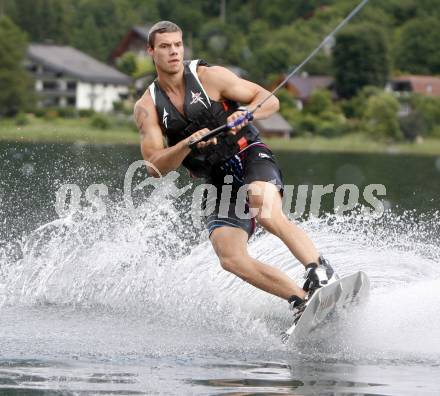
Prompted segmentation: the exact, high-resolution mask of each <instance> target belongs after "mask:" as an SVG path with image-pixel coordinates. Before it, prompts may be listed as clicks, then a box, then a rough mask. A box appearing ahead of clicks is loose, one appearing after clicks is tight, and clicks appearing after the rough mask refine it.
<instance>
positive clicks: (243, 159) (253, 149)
mask: <svg viewBox="0 0 440 396" xmlns="http://www.w3.org/2000/svg"><path fill="white" fill-rule="evenodd" d="M225 180H226V183H225ZM255 181H264V182H270V183H272V184H274V185H275V186H277V188H278V189H279V191H280V193H281V194H282V193H283V189H284V183H283V178H282V174H281V170H280V168H279V167H278V165H277V163H276V161H275V159H274V155H273V153H272V151H271V150H270V149H269V148H268V147H267V146H266V145H265V144H264V143H262V142H259V141H258V142H255V143H251V144H250V145H249V146H247V147H246V148H245V149H243V150H242V151H241V152H240V153H238V154H236V155H235V156H234V157H232V158H231V159H229V160H228V161H227V162H226V163H224V164H223V165H222V166H221V167H219V169H218V170H216V172H215V174H213V175H212V176H211V177H210V178H209V179H208V180H207V182H208V183H210V184H212V185H214V186H215V187H216V189H217V194H216V195H215V194H211V195H210V196H209V194H207V195H206V196H205V201H204V207H205V208H209V207H210V208H211V210H212V209H213V210H212V212H211V213H210V214H209V215H208V216H207V218H206V220H207V227H208V231H209V235H211V233H212V232H213V231H214V230H215V229H216V228H219V227H236V228H241V229H243V230H244V231H246V232H247V234H248V236H249V238H250V237H251V236H252V234H253V233H254V231H255V227H256V223H255V218H251V216H250V214H249V206H248V202H247V194H246V190H247V188H246V187H243V186H246V185H249V184H250V183H252V182H255ZM226 186H229V187H226ZM225 187H226V190H225ZM240 187H242V188H241V189H240ZM228 188H229V190H230V191H231V193H230V198H229V196H228V194H227V193H226V194H225V193H224V195H223V199H222V192H224V191H227V189H228ZM214 201H215V202H214ZM208 213H209V210H208ZM237 213H238V214H237Z"/></svg>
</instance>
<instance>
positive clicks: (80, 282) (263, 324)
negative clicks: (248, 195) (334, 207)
mask: <svg viewBox="0 0 440 396" xmlns="http://www.w3.org/2000/svg"><path fill="white" fill-rule="evenodd" d="M188 213H189V211H184V210H182V209H180V210H177V209H176V207H175V203H174V202H173V201H171V200H168V199H166V198H164V197H159V196H158V197H156V199H153V200H149V201H147V202H146V203H145V204H143V206H142V207H141V208H139V209H138V215H137V216H131V215H130V213H129V212H128V211H127V210H126V209H125V208H124V206H123V205H122V204H114V205H113V207H112V208H111V210H109V211H108V213H107V216H106V217H105V218H103V219H100V220H96V219H94V218H92V217H90V216H88V215H87V214H86V212H76V213H73V214H71V215H70V216H68V217H66V218H62V219H58V220H55V221H53V222H50V223H48V224H45V225H44V226H42V227H39V228H38V229H36V230H34V231H33V232H31V233H30V234H29V235H28V236H26V237H25V238H24V239H23V241H20V242H17V241H3V243H2V244H1V248H0V311H1V310H2V309H14V308H16V309H21V308H23V307H28V308H29V307H30V308H38V307H47V306H51V307H52V306H55V307H66V306H67V307H70V308H72V309H74V310H76V311H78V312H81V311H87V310H92V311H93V310H96V311H99V310H106V311H109V312H113V313H114V314H115V315H118V313H124V312H131V313H135V314H136V315H138V316H141V317H144V318H148V322H149V323H153V325H154V324H157V326H161V328H163V327H164V326H165V327H166V328H167V329H179V328H182V327H188V328H195V329H204V331H208V332H209V333H211V334H213V335H214V336H216V335H224V336H225V337H232V338H234V339H235V340H240V342H242V343H245V342H246V340H249V339H252V340H254V341H255V340H257V341H258V343H260V344H261V345H262V347H264V348H267V349H270V348H281V347H282V346H281V344H280V341H279V333H280V331H282V330H284V328H285V326H286V325H288V324H289V316H288V315H289V313H288V311H287V306H286V305H287V304H286V303H285V302H283V301H281V300H280V299H277V298H275V297H272V296H270V295H268V294H265V293H263V292H261V291H259V290H257V289H255V288H253V287H251V286H250V285H248V284H246V283H245V282H243V281H241V280H240V279H238V278H236V277H234V276H233V275H231V274H229V273H227V272H225V271H223V270H222V269H221V268H220V265H219V263H218V259H217V258H216V256H215V254H214V251H213V249H212V247H211V245H210V242H209V241H208V240H207V237H206V234H205V235H204V236H203V233H201V232H200V230H196V229H194V228H193V227H192V224H191V218H190V215H189V214H188ZM439 220H440V216H439V214H438V213H435V214H433V215H431V216H427V215H426V216H425V217H423V216H422V217H420V216H416V215H415V214H413V213H405V214H404V215H401V216H397V215H393V214H392V213H390V212H386V213H385V214H384V216H382V217H381V218H379V219H375V218H371V217H366V216H364V215H363V214H362V211H361V210H359V211H356V212H352V213H351V214H350V215H346V216H334V215H328V216H326V217H325V218H319V219H316V218H313V219H309V220H307V221H304V222H302V224H301V226H302V227H303V228H304V229H305V230H306V231H307V232H308V233H309V235H310V236H311V238H312V239H313V240H314V242H315V243H316V245H317V246H318V247H319V250H320V251H321V252H322V253H323V254H325V256H326V257H327V258H328V259H329V260H330V261H331V263H332V264H333V266H334V267H335V269H336V270H337V272H338V273H339V274H340V275H347V274H350V273H352V272H354V271H356V270H363V271H365V272H366V273H367V274H368V276H369V277H370V280H371V285H372V291H371V296H370V299H369V301H368V302H367V304H365V305H364V306H363V307H359V308H356V309H354V311H353V312H352V313H350V314H349V315H347V317H345V318H344V317H342V318H341V319H340V320H339V321H336V322H334V323H330V324H328V325H327V326H324V327H323V329H322V330H320V331H317V332H316V334H314V335H313V337H312V338H311V339H313V343H311V346H309V348H308V349H306V350H307V351H308V353H311V354H312V355H313V352H314V351H315V352H316V351H318V350H319V354H320V357H321V358H323V359H345V358H347V359H350V360H353V359H359V360H381V359H400V358H405V359H407V360H408V359H413V360H415V361H417V360H420V359H421V360H423V359H426V358H427V357H428V358H429V359H432V360H433V361H435V362H439V361H440V293H438V289H439V288H440V265H439V262H440V247H439V243H438V235H439V234H440V233H439ZM201 235H202V236H201ZM249 250H250V254H251V255H252V256H254V257H256V258H258V259H259V260H261V261H264V262H266V263H268V264H271V265H274V266H277V267H279V268H281V269H282V270H284V271H286V272H287V273H288V274H289V275H290V276H291V277H293V278H294V279H296V280H297V281H299V282H302V279H301V277H302V273H303V267H302V266H300V265H299V263H298V261H297V260H296V259H295V258H293V256H292V255H291V254H290V252H289V251H288V250H287V248H286V247H285V246H284V245H283V243H282V242H281V241H279V240H278V239H277V238H275V237H273V236H272V235H269V234H267V233H264V232H262V231H261V230H260V231H259V232H258V233H257V235H256V236H254V237H253V238H252V239H251V241H250V244H249ZM329 340H330V341H329ZM302 351H304V350H302ZM296 352H298V350H297V351H296ZM299 353H301V350H300V351H299Z"/></svg>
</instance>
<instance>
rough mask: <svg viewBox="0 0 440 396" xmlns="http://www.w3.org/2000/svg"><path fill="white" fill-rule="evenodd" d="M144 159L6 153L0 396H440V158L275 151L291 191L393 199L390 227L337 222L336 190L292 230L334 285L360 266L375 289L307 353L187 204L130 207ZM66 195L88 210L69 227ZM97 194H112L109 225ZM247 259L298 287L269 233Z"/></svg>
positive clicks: (0, 199) (358, 219)
mask: <svg viewBox="0 0 440 396" xmlns="http://www.w3.org/2000/svg"><path fill="white" fill-rule="evenodd" d="M138 159H140V154H139V149H138V148H137V147H121V146H87V145H82V144H75V145H30V144H12V143H8V144H6V143H1V144H0V164H1V168H0V203H1V207H0V227H1V229H0V395H24V394H26V395H46V394H50V395H89V394H100V395H110V394H112V395H115V394H119V395H130V394H178V395H187V394H188V395H189V394H206V395H208V394H209V395H211V394H230V395H245V394H246V395H250V394H288V395H321V394H322V395H439V394H440V293H439V292H438V290H439V288H440V265H439V261H440V214H439V212H438V208H439V207H440V157H418V156H404V155H398V154H390V155H349V154H344V155H342V154H323V153H277V159H278V161H279V163H280V164H281V167H282V169H283V174H284V178H285V182H286V184H290V185H294V186H295V188H297V186H298V185H304V186H312V185H329V184H333V185H334V190H336V188H337V187H339V186H341V185H344V184H352V185H355V186H356V188H357V189H358V190H359V192H360V199H359V201H360V204H363V205H366V206H368V202H364V200H363V198H362V192H363V191H365V187H366V186H367V185H369V184H382V185H384V186H385V188H386V195H385V196H384V197H380V198H381V199H382V202H383V205H384V207H385V209H386V211H385V213H384V214H383V215H382V216H367V215H366V214H365V213H364V212H363V210H362V207H357V208H356V209H355V210H353V211H351V212H347V213H345V214H344V215H343V216H340V215H335V214H334V213H333V201H334V194H327V195H326V196H325V197H324V198H323V201H322V205H321V207H320V212H319V215H320V216H319V217H316V216H308V215H307V212H306V215H305V216H303V217H301V218H299V219H298V221H299V222H300V223H301V225H302V227H304V228H305V229H306V230H307V232H308V233H309V234H310V235H311V237H312V239H313V240H314V241H315V243H316V244H317V245H318V247H319V249H320V250H321V252H323V253H324V254H325V255H326V257H328V258H329V259H330V261H331V262H332V264H333V265H334V267H335V268H336V269H337V271H338V273H339V274H340V275H346V274H349V273H351V272H353V271H355V270H358V269H363V270H364V271H365V272H367V274H368V275H369V277H370V280H371V286H372V291H371V295H370V298H369V300H368V302H367V303H366V304H365V305H364V306H362V307H357V308H354V309H353V310H352V311H351V312H350V314H349V315H344V316H342V317H340V318H339V319H338V320H336V319H332V320H331V321H329V322H328V323H326V324H325V325H324V326H322V327H321V328H320V329H319V330H317V331H315V332H314V333H312V334H311V336H310V339H309V340H308V341H307V342H305V343H303V344H299V345H298V344H295V342H291V343H290V344H288V345H284V344H282V343H281V340H280V332H281V331H283V330H285V328H286V327H287V326H288V325H289V312H288V310H287V306H286V303H285V302H283V301H281V300H279V299H276V298H274V297H271V296H269V295H266V294H265V293H263V292H260V291H258V290H256V289H254V288H252V287H250V286H249V285H247V284H246V283H244V282H242V281H241V280H239V279H237V278H235V277H233V276H232V275H230V274H228V273H226V272H224V271H222V270H221V269H220V266H219V264H218V261H217V259H216V257H215V255H214V252H213V250H212V248H211V246H210V243H209V241H207V239H206V235H205V233H204V232H202V231H201V230H200V229H198V228H197V227H196V226H195V225H194V223H193V221H192V218H191V215H190V210H189V208H190V206H189V205H190V202H191V192H187V193H185V194H184V195H183V196H182V197H180V198H179V199H174V198H172V196H171V195H170V194H168V193H169V192H170V190H169V189H168V190H167V188H169V187H166V186H165V187H163V190H161V191H162V192H161V193H160V194H156V195H155V196H150V199H148V200H147V199H145V197H146V196H147V195H148V193H149V192H148V191H142V190H140V191H134V192H133V201H134V205H135V206H138V207H137V210H136V213H135V215H134V214H133V211H131V210H129V209H128V208H127V202H126V201H124V197H123V191H124V177H125V174H126V171H127V169H128V168H129V166H130V164H131V163H132V162H133V161H135V160H138ZM143 176H144V173H143V172H142V171H139V172H137V173H136V174H135V178H134V179H135V181H136V183H138V182H140V181H141V180H142V177H143ZM187 183H188V179H187V177H186V176H185V175H182V176H181V177H180V178H179V180H178V181H177V182H176V185H177V187H179V188H182V187H184V186H185V185H186V184H187ZM65 184H72V185H73V184H76V185H78V188H79V190H78V191H80V193H81V199H80V201H79V205H80V206H81V208H82V209H81V210H79V211H76V212H72V213H71V214H67V212H66V214H65V216H64V217H59V216H58V214H57V212H56V210H55V204H56V193H57V191H58V190H59V189H60V187H61V186H63V185H65ZM93 184H105V185H106V186H107V189H108V194H107V196H106V197H104V198H103V199H102V202H101V203H102V206H101V210H104V215H103V216H101V217H100V216H97V212H96V210H95V211H94V210H92V209H93V207H92V206H90V203H89V201H90V199H91V198H92V199H93V197H91V196H87V197H86V190H87V188H88V187H89V186H90V185H93ZM146 190H147V189H146ZM294 191H296V190H294ZM309 191H311V187H310V189H309ZM167 194H168V195H167ZM294 197H295V194H294ZM310 200H311V196H310V194H309V195H308V196H307V199H306V203H307V205H306V210H307V209H308V208H309V205H310V202H311V201H310ZM292 207H294V205H292ZM66 208H67V206H66ZM95 209H96V207H95ZM249 249H250V252H251V254H252V255H253V256H255V257H257V258H259V259H260V260H262V261H265V262H268V263H270V264H272V265H274V266H277V267H279V268H281V269H283V270H285V271H286V272H287V273H288V274H289V275H290V276H292V277H293V278H295V279H296V280H298V281H300V280H301V276H302V272H303V270H302V269H301V268H300V266H299V265H298V262H297V261H296V260H295V259H294V258H293V257H292V256H291V255H290V253H289V252H288V251H287V249H286V248H285V247H284V245H283V244H282V243H281V242H280V241H278V240H277V239H276V238H274V237H273V236H271V235H268V234H266V233H263V232H261V230H260V231H259V232H257V235H256V236H255V237H253V238H252V239H251V241H250V244H249Z"/></svg>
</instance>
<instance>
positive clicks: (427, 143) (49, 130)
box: [0, 118, 440, 155]
mask: <svg viewBox="0 0 440 396" xmlns="http://www.w3.org/2000/svg"><path fill="white" fill-rule="evenodd" d="M0 141H12V142H36V143H37V142H41V143H73V142H78V141H80V142H84V143H90V144H135V145H138V144H139V135H138V133H137V132H136V131H134V129H133V127H132V126H130V124H128V123H127V122H125V123H124V122H121V123H119V122H117V121H116V122H112V123H111V126H110V127H109V128H108V129H105V130H103V129H99V128H96V127H93V126H92V125H91V121H90V119H88V118H82V119H55V120H51V121H47V120H44V119H40V118H32V119H31V120H30V122H29V123H28V124H27V125H22V126H18V125H16V124H15V122H14V121H13V120H2V121H0ZM265 141H266V142H267V143H268V144H269V146H270V147H271V148H272V149H273V150H289V151H326V152H345V153H402V154H420V155H440V139H425V140H424V141H422V142H418V143H410V142H401V143H394V144H386V143H384V142H379V141H374V140H372V139H370V138H368V137H367V136H365V135H361V134H352V135H345V136H342V137H338V138H333V139H327V138H323V137H296V138H294V139H290V140H286V139H281V138H271V139H265Z"/></svg>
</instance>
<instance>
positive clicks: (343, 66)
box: [333, 24, 391, 98]
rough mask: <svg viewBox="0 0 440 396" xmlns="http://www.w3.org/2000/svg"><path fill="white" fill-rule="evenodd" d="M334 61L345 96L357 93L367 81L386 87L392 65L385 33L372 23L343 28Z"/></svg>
mask: <svg viewBox="0 0 440 396" xmlns="http://www.w3.org/2000/svg"><path fill="white" fill-rule="evenodd" d="M333 65H334V70H335V82H336V89H337V91H338V94H339V95H340V96H341V97H342V98H351V97H353V96H354V95H356V93H357V92H358V91H359V90H360V89H361V88H362V87H364V86H367V85H373V86H378V87H384V86H385V84H386V82H387V80H388V75H389V73H390V68H391V67H390V57H389V49H388V42H387V38H386V36H385V33H384V32H383V31H382V30H381V29H380V28H377V27H376V26H374V25H371V24H363V25H358V26H355V27H352V28H351V29H347V30H346V31H345V32H344V31H343V32H342V33H340V34H339V35H338V36H337V38H336V44H335V48H334V52H333Z"/></svg>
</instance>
